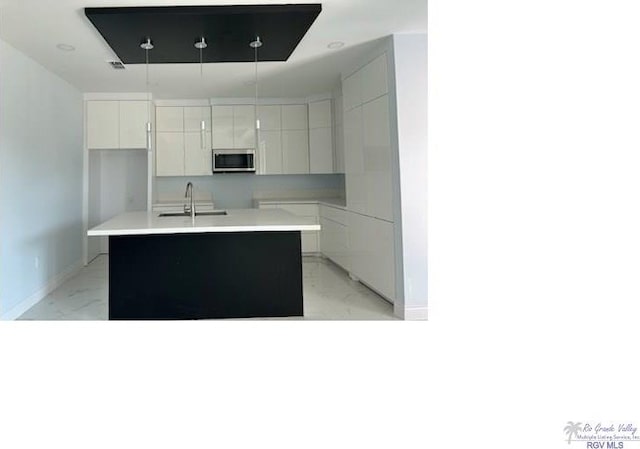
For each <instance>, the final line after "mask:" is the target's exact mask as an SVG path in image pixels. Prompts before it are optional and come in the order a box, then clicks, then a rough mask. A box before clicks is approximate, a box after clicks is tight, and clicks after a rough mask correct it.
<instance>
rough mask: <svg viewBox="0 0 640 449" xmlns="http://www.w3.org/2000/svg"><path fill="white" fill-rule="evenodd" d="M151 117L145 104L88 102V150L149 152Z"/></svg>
mask: <svg viewBox="0 0 640 449" xmlns="http://www.w3.org/2000/svg"><path fill="white" fill-rule="evenodd" d="M148 117H149V107H148V103H147V102H146V101H144V100H143V101H133V100H131V101H129V100H122V101H121V100H89V101H87V148H89V149H119V148H123V149H136V148H146V147H147V120H149V119H148Z"/></svg>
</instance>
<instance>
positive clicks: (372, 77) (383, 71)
mask: <svg viewBox="0 0 640 449" xmlns="http://www.w3.org/2000/svg"><path fill="white" fill-rule="evenodd" d="M388 90H389V87H388V82H387V55H386V53H385V54H383V55H381V56H378V57H377V58H376V59H374V60H373V61H371V62H370V63H369V64H367V65H366V66H364V67H363V68H362V102H363V103H366V102H367V101H371V100H373V99H374V98H378V97H379V96H381V95H384V94H386V93H387V92H388Z"/></svg>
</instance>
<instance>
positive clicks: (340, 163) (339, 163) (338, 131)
mask: <svg viewBox="0 0 640 449" xmlns="http://www.w3.org/2000/svg"><path fill="white" fill-rule="evenodd" d="M334 132H335V148H334V151H333V158H334V168H333V169H334V172H335V173H344V125H343V124H342V123H340V124H339V125H336V127H335V130H334Z"/></svg>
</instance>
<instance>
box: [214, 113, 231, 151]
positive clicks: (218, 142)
mask: <svg viewBox="0 0 640 449" xmlns="http://www.w3.org/2000/svg"><path fill="white" fill-rule="evenodd" d="M212 148H219V149H225V148H233V106H217V105H216V106H213V108H212Z"/></svg>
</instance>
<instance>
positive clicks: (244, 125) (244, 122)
mask: <svg viewBox="0 0 640 449" xmlns="http://www.w3.org/2000/svg"><path fill="white" fill-rule="evenodd" d="M255 147H256V116H255V107H254V106H253V105H241V106H233V148H255Z"/></svg>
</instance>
